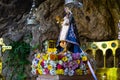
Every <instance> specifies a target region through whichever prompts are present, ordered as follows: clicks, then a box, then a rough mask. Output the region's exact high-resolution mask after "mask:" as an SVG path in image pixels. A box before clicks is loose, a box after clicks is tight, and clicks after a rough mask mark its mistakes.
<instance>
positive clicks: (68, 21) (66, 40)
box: [57, 7, 82, 53]
mask: <svg viewBox="0 0 120 80" xmlns="http://www.w3.org/2000/svg"><path fill="white" fill-rule="evenodd" d="M65 12H66V16H65V17H64V20H63V23H62V29H61V31H60V36H59V38H58V42H57V48H58V50H59V52H61V51H63V52H65V51H67V50H68V51H71V52H72V53H81V52H82V50H81V48H80V45H79V40H78V38H77V29H76V25H75V21H74V18H73V15H72V12H71V11H70V10H69V8H68V7H66V8H65Z"/></svg>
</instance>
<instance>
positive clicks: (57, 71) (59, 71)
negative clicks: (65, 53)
mask: <svg viewBox="0 0 120 80" xmlns="http://www.w3.org/2000/svg"><path fill="white" fill-rule="evenodd" d="M56 74H64V70H63V69H57V70H56Z"/></svg>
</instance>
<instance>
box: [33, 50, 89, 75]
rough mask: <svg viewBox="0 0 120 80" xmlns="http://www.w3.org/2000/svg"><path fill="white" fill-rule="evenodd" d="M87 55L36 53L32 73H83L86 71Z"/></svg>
mask: <svg viewBox="0 0 120 80" xmlns="http://www.w3.org/2000/svg"><path fill="white" fill-rule="evenodd" d="M86 62H87V57H86V56H85V55H83V54H82V53H70V52H67V53H66V54H65V55H61V54H54V53H50V54H40V53H38V54H36V55H35V58H34V59H33V61H32V73H33V74H34V75H36V74H38V75H46V74H50V75H69V76H73V75H85V74H87V73H88V66H87V64H86Z"/></svg>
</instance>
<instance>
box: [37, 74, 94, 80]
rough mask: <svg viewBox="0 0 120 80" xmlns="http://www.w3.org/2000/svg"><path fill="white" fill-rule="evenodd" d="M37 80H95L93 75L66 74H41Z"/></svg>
mask: <svg viewBox="0 0 120 80" xmlns="http://www.w3.org/2000/svg"><path fill="white" fill-rule="evenodd" d="M36 80H94V78H93V77H92V75H91V74H90V75H81V76H77V75H76V76H64V75H56V76H52V75H39V76H38V77H37V79H36Z"/></svg>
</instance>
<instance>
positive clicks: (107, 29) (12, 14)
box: [0, 0, 120, 43]
mask: <svg viewBox="0 0 120 80" xmlns="http://www.w3.org/2000/svg"><path fill="white" fill-rule="evenodd" d="M31 5H32V0H0V37H7V38H10V39H11V40H13V41H17V40H20V39H22V38H23V36H24V35H25V34H26V29H27V28H26V27H28V26H26V18H27V16H28V13H29V11H30V8H31ZM83 5H84V6H83V7H82V8H73V9H72V12H73V15H74V18H75V21H76V25H77V29H78V33H79V38H80V41H102V40H112V39H117V32H118V26H117V23H118V20H119V18H120V0H83ZM36 7H37V12H36V15H37V20H38V22H39V24H40V26H39V28H40V29H39V28H30V29H32V30H31V31H32V34H33V38H35V39H34V40H36V41H37V42H38V41H39V42H41V41H44V40H45V39H57V38H58V35H59V31H60V28H61V26H60V24H57V23H56V19H55V17H56V16H60V17H61V18H63V16H64V0H36ZM34 27H35V26H34ZM36 35H37V38H36ZM36 41H34V42H36ZM34 42H33V43H34Z"/></svg>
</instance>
